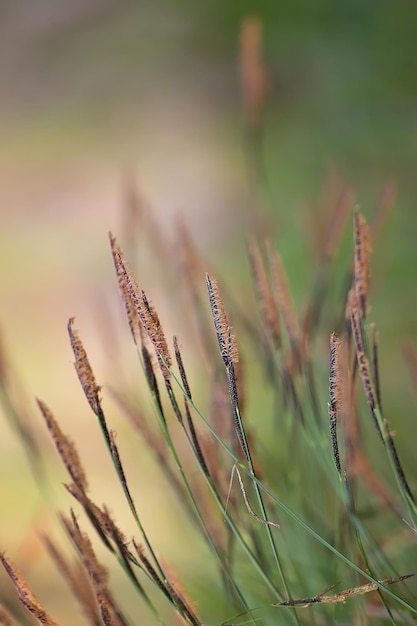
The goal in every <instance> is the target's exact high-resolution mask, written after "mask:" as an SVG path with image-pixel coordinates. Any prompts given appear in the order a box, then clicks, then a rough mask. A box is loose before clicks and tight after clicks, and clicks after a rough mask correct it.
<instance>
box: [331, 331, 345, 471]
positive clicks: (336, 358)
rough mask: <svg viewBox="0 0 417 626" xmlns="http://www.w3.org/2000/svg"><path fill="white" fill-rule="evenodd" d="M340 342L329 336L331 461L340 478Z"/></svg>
mask: <svg viewBox="0 0 417 626" xmlns="http://www.w3.org/2000/svg"><path fill="white" fill-rule="evenodd" d="M341 347H342V342H341V340H340V339H339V338H338V337H337V336H336V333H332V334H331V335H330V367H329V405H328V407H329V420H330V439H331V444H332V451H333V460H334V462H335V465H336V469H337V472H338V474H339V475H340V476H341V473H342V470H341V465H340V454H339V444H338V440H337V417H338V413H339V411H340V408H341V407H340V404H341V399H342V385H343V381H342V378H343V371H342V355H341Z"/></svg>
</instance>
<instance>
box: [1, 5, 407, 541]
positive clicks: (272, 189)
mask: <svg viewBox="0 0 417 626" xmlns="http://www.w3.org/2000/svg"><path fill="white" fill-rule="evenodd" d="M253 8H254V7H253V5H252V3H250V2H242V3H237V2H230V3H224V2H220V1H219V2H212V3H210V4H206V5H204V6H199V7H198V8H196V6H195V5H194V4H193V3H184V4H183V6H182V7H181V8H180V9H179V8H178V7H176V8H175V11H174V10H173V9H172V8H170V7H169V6H168V5H160V7H159V8H155V7H154V8H151V7H145V6H144V3H139V4H138V5H137V7H136V8H135V7H132V8H126V9H124V10H120V9H118V8H115V9H114V14H113V13H112V10H113V9H111V10H110V11H109V13H108V14H106V15H104V16H103V17H102V18H100V19H99V18H97V19H93V20H92V21H91V20H90V21H86V22H85V23H84V22H83V20H82V19H81V20H80V22H79V23H78V26H77V22H76V25H75V26H72V27H71V28H69V29H63V30H62V31H60V30H59V29H58V31H57V32H54V31H53V29H52V30H49V31H48V30H47V34H46V35H40V36H39V37H38V38H35V39H34V41H33V43H32V44H31V46H29V47H28V48H27V49H26V51H25V52H24V54H23V53H22V55H21V56H20V59H19V64H18V65H17V66H16V71H15V72H14V71H8V73H6V79H7V82H6V83H3V86H4V87H5V88H4V89H3V91H4V92H5V93H6V97H5V105H4V106H3V108H2V116H1V118H0V127H1V130H2V142H1V146H0V165H1V170H2V172H3V174H2V176H1V178H2V179H3V180H2V184H1V190H0V201H1V215H2V234H1V235H0V237H1V244H2V245H1V252H0V268H1V269H0V281H1V293H2V314H1V317H2V319H1V324H2V332H3V333H4V334H5V336H6V339H7V347H8V349H9V351H10V352H11V354H12V357H13V361H14V364H15V366H16V367H17V369H18V370H19V372H21V374H22V377H23V381H24V385H25V386H26V387H27V388H28V396H29V404H30V402H31V400H30V398H31V397H32V396H33V395H35V394H37V395H41V396H44V397H48V398H49V399H50V401H51V404H52V405H53V406H54V408H56V410H57V413H59V411H62V413H63V415H62V418H63V421H64V422H66V423H67V422H68V423H73V420H75V421H76V422H77V425H80V424H82V425H83V429H84V428H85V437H86V438H85V441H84V444H83V442H79V445H80V446H81V447H82V446H83V445H85V450H86V452H88V450H90V449H91V448H90V446H91V445H92V441H93V437H92V432H93V427H92V426H91V425H88V426H86V425H85V424H84V421H85V415H84V412H83V410H81V408H80V407H81V406H83V405H82V400H81V398H80V396H79V392H78V391H76V392H75V389H76V384H75V381H74V380H73V374H72V365H71V356H70V355H69V351H68V346H67V341H66V336H65V331H64V328H65V323H66V319H67V317H68V316H69V315H72V314H77V315H78V316H80V317H81V319H82V320H83V327H84V328H85V326H87V328H88V332H87V334H88V335H89V336H90V337H91V339H92V341H93V343H94V346H95V348H96V350H95V354H94V356H95V357H96V359H97V360H98V361H99V362H100V366H101V367H102V371H103V378H105V376H104V372H105V371H106V362H105V359H104V357H103V356H102V348H101V345H100V343H99V337H98V333H97V324H96V320H95V303H96V301H97V297H98V296H100V297H101V296H102V294H103V292H106V293H107V292H108V290H109V289H112V288H114V285H113V282H112V277H111V274H110V271H109V268H110V263H109V259H108V254H107V245H106V241H105V236H106V232H107V230H108V229H109V228H117V225H118V223H119V222H118V220H119V206H120V202H121V199H122V186H123V184H122V180H123V179H124V175H125V171H126V170H129V172H131V171H133V172H134V175H133V176H134V177H136V176H137V178H138V181H139V182H140V184H141V185H142V187H143V189H144V190H145V192H146V193H147V194H148V195H149V197H150V200H151V202H152V203H153V204H154V206H155V211H160V212H161V220H162V222H167V224H168V227H167V231H168V234H169V233H170V223H171V222H170V220H171V216H172V213H171V211H172V212H174V211H176V210H177V209H179V210H180V211H184V212H185V213H186V214H187V215H188V218H189V221H191V223H192V225H193V230H194V232H195V234H196V240H197V243H198V244H199V245H200V246H201V247H202V248H203V249H204V248H205V249H206V250H209V249H211V250H212V251H213V250H214V252H212V253H211V255H208V256H209V257H210V256H212V257H215V258H216V262H217V265H222V266H223V268H225V271H224V272H222V273H224V274H225V275H226V274H227V276H228V277H229V280H230V282H231V283H237V284H238V285H241V284H242V285H245V287H247V282H248V281H247V278H243V277H242V262H241V259H242V256H243V245H242V244H241V243H240V241H241V240H240V237H241V234H242V233H241V224H244V223H246V215H245V214H246V211H247V209H248V208H249V207H250V206H251V204H252V203H253V198H251V197H250V195H249V194H248V189H247V184H246V173H245V166H244V158H243V154H242V146H243V139H242V125H241V117H240V95H239V85H238V78H237V64H238V63H237V52H236V50H237V38H238V30H239V24H240V21H241V18H242V16H244V15H246V14H247V13H248V12H251V11H252V10H253ZM255 8H256V10H259V12H260V17H261V18H263V19H264V24H265V29H264V35H265V63H266V66H267V67H268V70H269V75H270V99H269V103H268V106H267V111H266V118H265V128H264V131H265V135H264V143H263V157H264V163H265V169H266V172H267V191H266V193H265V195H264V196H263V197H264V199H265V204H266V205H267V208H268V210H270V211H271V212H272V214H273V216H274V217H273V219H274V221H275V222H276V223H277V232H278V235H277V241H278V247H279V249H280V251H281V253H282V256H283V258H284V261H285V264H286V267H287V268H288V273H289V277H290V282H291V286H292V289H293V292H294V296H295V300H296V302H297V303H298V304H299V305H300V306H301V305H302V303H303V302H304V296H305V293H306V290H307V288H308V285H309V280H310V277H311V275H310V269H309V267H307V266H306V265H307V264H306V260H305V257H306V253H305V247H306V245H308V244H307V243H306V242H307V240H308V236H309V233H308V228H309V227H308V223H309V222H308V220H306V215H307V214H309V213H311V212H312V211H313V210H315V209H314V208H312V207H311V204H313V205H315V207H317V210H318V208H319V205H320V203H321V202H322V192H321V189H322V186H323V181H324V180H325V178H326V175H327V174H328V172H329V170H332V169H333V171H335V172H339V174H336V176H337V175H338V176H339V178H340V179H341V180H342V181H344V182H345V183H350V184H352V185H353V186H354V187H355V189H356V196H357V199H358V202H359V203H360V205H361V207H362V209H363V211H364V212H365V213H368V214H369V212H370V210H371V208H372V207H373V206H374V205H375V203H376V201H377V198H378V195H379V193H380V192H381V190H382V188H383V185H384V184H385V183H386V181H387V180H388V179H389V178H394V179H395V180H396V181H397V186H398V190H399V195H398V199H397V201H396V203H395V207H394V210H393V211H392V213H391V214H390V216H389V220H388V222H387V224H386V225H385V226H384V229H383V231H382V233H381V239H380V242H379V245H378V246H377V248H376V251H375V256H374V257H373V268H374V269H375V271H374V291H373V294H372V302H373V306H374V309H375V319H376V321H377V326H378V328H379V331H380V333H381V350H382V356H383V358H382V359H381V363H382V372H381V375H382V378H383V380H384V394H385V398H384V402H385V404H386V412H387V414H388V416H391V415H395V416H396V419H397V420H398V422H397V423H398V425H399V428H398V441H399V446H409V445H411V444H410V443H409V438H408V436H407V432H408V429H409V428H410V423H411V421H412V420H411V416H410V415H409V413H406V407H408V406H409V402H408V397H409V396H410V395H411V392H410V386H409V383H408V379H407V373H406V370H405V367H404V365H403V361H402V358H401V355H400V346H399V344H398V335H399V331H400V334H402V333H404V334H406V335H410V336H411V337H414V338H415V337H417V322H416V320H417V318H416V316H415V315H414V313H413V312H414V310H415V305H416V295H415V293H416V292H415V289H414V282H415V277H414V267H415V266H416V261H417V258H416V256H417V250H416V247H415V245H414V239H415V233H416V232H417V213H416V212H415V210H414V204H415V197H416V195H417V186H416V184H415V171H414V169H415V167H414V165H415V162H416V156H417V154H416V152H417V139H416V137H417V134H416V133H417V124H416V122H417V120H416V114H415V111H416V101H417V84H416V75H415V72H414V68H413V65H412V59H414V58H415V56H416V54H417V43H416V41H415V36H414V34H415V24H416V18H417V11H416V9H415V7H414V6H413V3H408V2H400V3H397V4H396V5H394V4H392V3H389V2H383V3H380V5H379V6H378V7H377V8H376V7H371V6H370V5H369V6H364V5H363V4H358V3H353V4H351V5H350V6H349V7H347V6H345V7H338V8H336V7H335V6H334V5H333V3H330V2H325V1H324V0H323V1H321V2H317V3H314V6H312V5H311V3H308V2H298V3H291V2H289V1H288V2H284V3H279V5H278V4H277V3H275V2H270V3H264V5H263V6H262V7H255ZM27 10H30V9H29V8H28V9H27ZM45 19H46V20H47V14H46V17H45ZM10 56H12V55H10ZM3 57H4V58H6V59H7V55H3ZM6 79H4V78H3V80H6ZM231 234H233V235H234V234H236V240H235V241H236V243H233V242H232V244H231V246H229V245H228V246H225V245H224V241H225V239H226V238H228V239H229V240H230V237H231ZM149 263H150V262H149ZM141 271H143V275H145V276H146V279H147V280H149V281H151V280H152V276H153V274H154V271H153V268H152V266H151V265H150V264H149V265H147V264H145V266H144V267H143V268H142V270H141ZM100 366H99V367H100ZM63 381H65V384H63ZM74 398H79V404H77V401H74ZM70 399H71V403H72V404H71V406H69V400H70ZM74 415H75V416H74ZM60 417H61V416H60ZM10 438H12V439H13V435H10V436H8V438H7V439H6V441H7V442H9V441H10ZM8 445H9V444H8ZM15 448H16V445H15V443H14V444H13V445H12V447H11V450H14V449H15ZM11 457H12V454H11V453H9V454H7V452H6V454H5V455H2V458H4V459H5V460H6V463H7V465H8V464H9V462H10V459H11ZM22 464H24V461H22ZM19 465H20V463H19ZM9 469H10V468H9ZM3 470H5V468H2V471H3ZM25 471H26V470H25ZM16 472H17V473H18V472H20V469H17V468H16ZM97 474H100V471H99V469H97ZM16 480H18V481H19V480H20V479H19V478H17V479H16ZM7 483H8V484H9V485H14V484H16V483H15V482H14V480H13V479H10V481H7ZM22 483H25V484H26V485H27V489H28V491H29V490H31V489H32V488H33V487H32V486H31V484H30V480H29V481H28V480H27V476H26V477H25V479H24V480H22ZM19 484H20V483H19ZM22 488H23V487H22ZM7 491H8V487H7V489H6V487H5V492H6V493H7ZM148 497H149V494H148ZM8 498H9V495H7V497H6V501H7V502H11V505H10V509H13V506H12V503H13V500H9V499H8ZM26 513H27V515H29V516H30V515H31V514H32V509H30V511H29V512H28V511H27V512H26ZM16 518H17V519H19V520H20V521H21V524H22V527H23V529H24V528H25V527H27V525H28V521H27V519H25V513H24V511H23V510H21V509H20V508H19V509H17V508H16ZM16 528H17V526H16ZM17 534H18V533H17V532H16V535H17ZM16 541H17V543H19V540H18V538H17V537H16Z"/></svg>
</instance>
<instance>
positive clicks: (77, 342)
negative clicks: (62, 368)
mask: <svg viewBox="0 0 417 626" xmlns="http://www.w3.org/2000/svg"><path fill="white" fill-rule="evenodd" d="M74 319H75V318H74V317H71V318H70V319H69V321H68V327H67V328H68V335H69V338H70V341H71V347H72V351H73V352H74V356H75V362H74V367H75V371H76V372H77V375H78V378H79V381H80V383H81V386H82V388H83V390H84V394H85V397H86V398H87V401H88V404H89V405H90V407H91V408H92V410H93V411H94V413H95V414H96V415H97V414H98V413H99V412H100V410H101V400H100V397H99V392H100V389H101V387H99V385H97V383H96V379H95V376H94V373H93V370H92V367H91V365H90V362H89V360H88V357H87V353H86V351H85V349H84V346H83V344H82V342H81V339H80V338H79V336H78V333H77V331H75V330H74V329H73V324H74Z"/></svg>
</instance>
